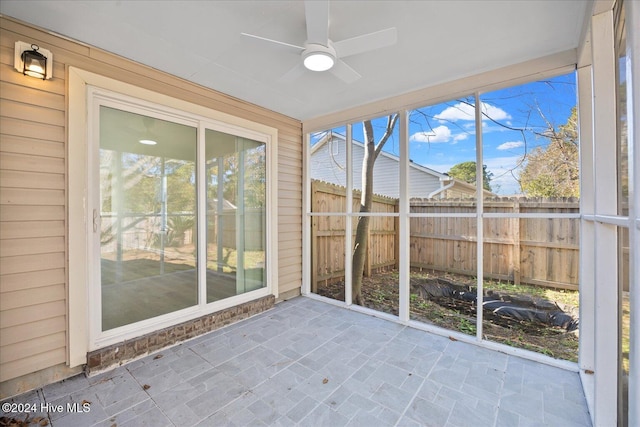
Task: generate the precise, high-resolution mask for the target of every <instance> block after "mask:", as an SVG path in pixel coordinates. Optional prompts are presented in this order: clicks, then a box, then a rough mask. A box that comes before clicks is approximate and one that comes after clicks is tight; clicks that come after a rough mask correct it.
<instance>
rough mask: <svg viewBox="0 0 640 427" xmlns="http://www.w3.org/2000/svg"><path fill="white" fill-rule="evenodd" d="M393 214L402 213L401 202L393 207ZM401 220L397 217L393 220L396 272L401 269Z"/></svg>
mask: <svg viewBox="0 0 640 427" xmlns="http://www.w3.org/2000/svg"><path fill="white" fill-rule="evenodd" d="M393 212H394V213H398V212H400V204H399V201H397V202H396V204H395V205H394V206H393ZM399 230H400V218H399V217H395V218H394V220H393V236H394V237H393V246H394V249H393V258H394V260H393V261H394V264H393V268H395V269H396V270H398V269H399V268H400V233H399Z"/></svg>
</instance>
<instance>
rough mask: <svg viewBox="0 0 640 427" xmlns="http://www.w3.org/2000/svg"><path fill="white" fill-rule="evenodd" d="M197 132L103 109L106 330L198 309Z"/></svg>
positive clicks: (102, 252)
mask: <svg viewBox="0 0 640 427" xmlns="http://www.w3.org/2000/svg"><path fill="white" fill-rule="evenodd" d="M196 142H197V130H196V128H195V127H192V126H187V125H183V124H179V123H174V122H170V121H166V120H161V119H157V118H153V117H149V116H145V115H141V114H136V113H132V112H128V111H123V110H119V109H115V108H110V107H106V106H104V105H103V106H101V107H100V160H99V168H100V172H99V175H100V178H99V179H100V220H101V235H100V261H101V262H100V265H101V269H100V271H101V290H102V330H103V331H106V330H110V329H113V328H117V327H120V326H124V325H128V324H131V323H134V322H138V321H141V320H145V319H149V318H152V317H156V316H160V315H162V314H166V313H171V312H173V311H177V310H180V309H183V308H186V307H190V306H193V305H195V304H197V275H196V255H195V254H196V249H195V248H196V242H195V240H196V235H197V233H196V230H197V227H196V221H195V214H196V184H195V169H196V166H195V158H196Z"/></svg>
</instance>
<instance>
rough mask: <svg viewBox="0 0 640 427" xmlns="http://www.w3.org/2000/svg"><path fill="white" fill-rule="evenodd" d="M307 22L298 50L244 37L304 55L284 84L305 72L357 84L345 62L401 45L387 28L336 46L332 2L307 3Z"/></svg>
mask: <svg viewBox="0 0 640 427" xmlns="http://www.w3.org/2000/svg"><path fill="white" fill-rule="evenodd" d="M304 7H305V17H306V22H307V41H306V42H305V43H304V45H303V46H298V45H294V44H290V43H286V42H282V41H278V40H273V39H269V38H266V37H261V36H257V35H254V34H248V33H241V34H242V35H243V36H246V37H251V38H253V39H257V40H261V41H264V42H268V43H272V44H278V45H280V46H284V47H285V48H287V49H290V50H292V51H295V52H297V53H300V54H301V57H302V62H301V63H299V64H298V65H296V66H295V67H293V68H292V69H291V70H289V71H288V72H287V73H285V74H284V75H283V76H282V77H281V78H280V80H281V81H289V80H293V79H294V78H296V77H298V76H300V75H301V74H302V73H304V72H305V70H311V71H318V72H321V71H329V72H331V73H332V74H334V75H335V76H336V77H338V78H339V79H341V80H342V81H344V82H346V83H353V82H355V81H356V80H358V79H359V78H360V77H362V76H361V75H360V74H359V73H358V72H357V71H356V70H354V69H353V68H351V67H350V66H349V65H347V64H346V63H345V62H344V61H343V60H342V58H346V57H348V56H352V55H357V54H360V53H364V52H369V51H372V50H376V49H380V48H382V47H386V46H391V45H394V44H395V43H396V41H397V31H396V29H395V28H387V29H384V30H380V31H375V32H373V33H368V34H363V35H361V36H357V37H352V38H349V39H345V40H341V41H338V42H333V41H332V40H330V39H329V0H306V1H305V2H304Z"/></svg>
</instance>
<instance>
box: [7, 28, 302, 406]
mask: <svg viewBox="0 0 640 427" xmlns="http://www.w3.org/2000/svg"><path fill="white" fill-rule="evenodd" d="M0 31H1V33H0V386H1V388H0V397H2V396H5V395H7V394H11V393H15V392H20V391H21V389H28V388H32V387H36V386H39V385H42V384H41V383H42V382H46V381H47V380H49V381H51V380H55V379H59V375H60V372H63V371H64V366H65V364H66V361H67V353H68V349H67V331H68V320H67V287H68V280H67V273H68V265H69V262H73V260H68V259H67V239H68V230H67V224H66V217H67V199H68V198H74V197H82V195H79V194H67V192H66V189H67V182H66V181H67V153H66V150H67V129H66V122H67V102H68V99H67V92H66V90H67V89H66V84H65V74H66V67H67V66H75V67H78V68H81V69H85V70H87V71H91V72H93V73H96V74H101V75H104V76H107V77H110V78H113V79H117V80H120V81H123V82H125V83H129V84H134V85H136V86H139V87H142V88H145V89H148V90H152V91H155V92H158V93H162V94H165V95H168V96H171V97H174V98H178V99H182V100H186V101H189V102H191V103H194V104H200V105H203V106H205V107H208V108H211V109H213V110H217V111H222V112H225V113H227V114H231V115H234V116H236V117H241V118H243V119H247V120H251V121H254V122H257V123H261V124H265V125H268V126H271V127H274V128H277V129H278V195H279V200H278V203H279V211H278V220H279V224H278V227H279V234H278V249H279V252H278V263H279V264H278V283H277V284H276V286H277V287H278V291H279V294H280V295H281V296H286V295H293V294H296V293H299V289H300V285H301V282H302V221H301V218H302V145H301V141H302V126H301V123H300V122H299V121H297V120H294V119H291V118H289V117H285V116H282V115H280V114H277V113H274V112H272V111H268V110H265V109H262V108H259V107H256V106H254V105H252V104H248V103H246V102H242V101H240V100H238V99H235V98H231V97H229V96H227V95H224V94H221V93H218V92H215V91H211V90H207V89H204V88H202V87H200V86H196V85H193V84H191V83H189V82H187V81H184V80H181V79H178V78H176V77H173V76H170V75H168V74H164V73H161V72H158V71H156V70H153V69H151V68H148V67H145V66H142V65H139V64H136V63H133V62H131V61H128V60H126V59H123V58H120V57H118V56H115V55H112V54H109V53H107V52H104V51H101V50H99V49H94V48H92V47H89V46H86V45H83V44H80V43H75V42H73V41H70V40H67V39H63V38H60V37H56V36H54V35H51V34H48V33H46V32H44V31H41V30H39V29H37V28H34V27H31V26H28V25H23V24H22V23H19V22H16V21H14V20H12V19H10V18H6V17H0ZM17 40H20V41H25V42H28V43H36V44H38V45H40V46H41V47H42V48H45V49H48V50H50V51H51V52H52V53H53V56H54V78H53V79H51V80H47V81H42V80H37V79H34V78H29V77H25V76H23V75H21V74H20V73H18V72H16V71H15V70H14V68H13V54H14V44H15V42H16V41H17ZM45 371H46V372H52V371H55V372H57V373H56V374H49V375H48V376H47V375H46V374H44V372H45ZM56 376H58V377H56Z"/></svg>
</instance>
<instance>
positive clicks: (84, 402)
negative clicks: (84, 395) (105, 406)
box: [82, 399, 91, 405]
mask: <svg viewBox="0 0 640 427" xmlns="http://www.w3.org/2000/svg"><path fill="white" fill-rule="evenodd" d="M87 404H88V405H91V402H89V401H88V400H86V399H85V400H83V401H82V405H87Z"/></svg>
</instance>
